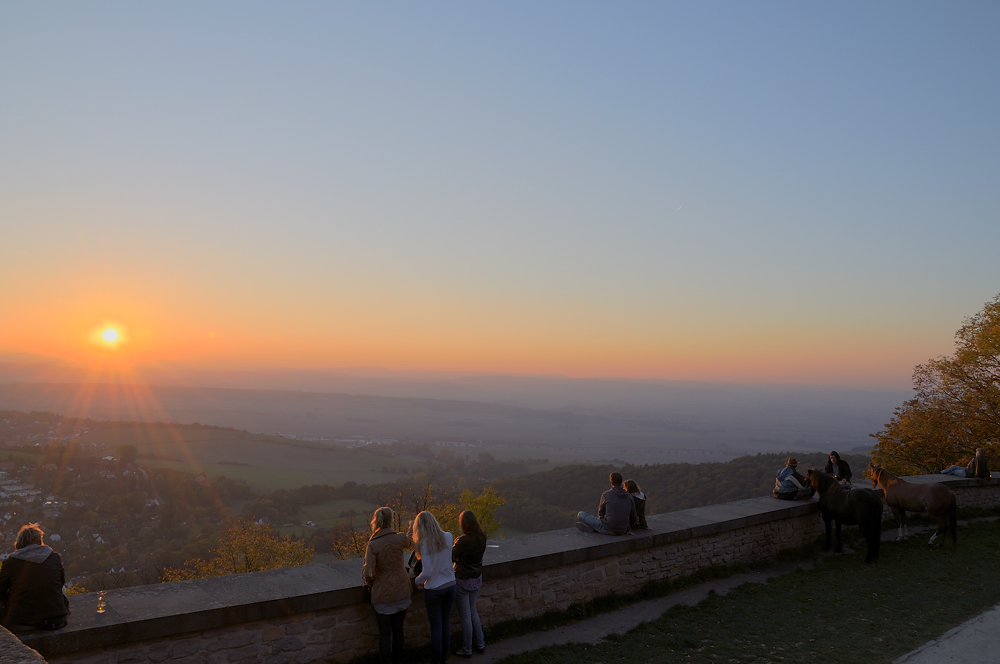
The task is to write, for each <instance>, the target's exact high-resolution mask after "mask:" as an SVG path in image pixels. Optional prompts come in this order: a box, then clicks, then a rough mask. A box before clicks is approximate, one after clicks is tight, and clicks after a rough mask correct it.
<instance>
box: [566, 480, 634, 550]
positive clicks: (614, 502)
mask: <svg viewBox="0 0 1000 664" xmlns="http://www.w3.org/2000/svg"><path fill="white" fill-rule="evenodd" d="M608 479H609V480H611V488H610V489H608V490H607V491H605V492H604V493H602V494H601V502H600V505H598V507H597V516H594V515H593V514H588V513H587V512H580V513H579V514H577V515H576V518H577V519H579V521H577V522H576V527H577V528H578V529H580V530H582V531H583V532H585V533H590V532H595V531H596V532H599V533H601V534H602V535H625V534H627V533H629V532H630V529H631V528H633V527H638V525H639V517H638V515H637V514H636V511H635V501H634V500H632V495H631V494H630V493H629V492H628V491H626V490H625V488H624V487H623V486H622V474H621V473H611V475H610V476H609V477H608Z"/></svg>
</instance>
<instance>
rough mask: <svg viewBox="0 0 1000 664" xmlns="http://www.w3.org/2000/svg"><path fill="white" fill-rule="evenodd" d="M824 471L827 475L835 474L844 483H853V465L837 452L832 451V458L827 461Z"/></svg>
mask: <svg viewBox="0 0 1000 664" xmlns="http://www.w3.org/2000/svg"><path fill="white" fill-rule="evenodd" d="M823 472H824V473H826V474H827V475H833V476H834V477H836V478H837V481H838V482H840V483H841V484H843V485H850V483H851V467H850V466H849V465H847V462H846V461H844V460H843V459H841V458H840V455H839V454H837V453H836V452H830V460H829V461H827V462H826V468H824V469H823Z"/></svg>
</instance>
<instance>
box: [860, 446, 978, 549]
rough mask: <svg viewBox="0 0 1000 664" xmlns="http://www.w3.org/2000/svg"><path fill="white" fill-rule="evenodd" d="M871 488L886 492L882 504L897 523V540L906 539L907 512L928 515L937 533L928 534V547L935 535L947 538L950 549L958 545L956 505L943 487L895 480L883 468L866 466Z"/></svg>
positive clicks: (896, 478) (932, 542) (893, 476)
mask: <svg viewBox="0 0 1000 664" xmlns="http://www.w3.org/2000/svg"><path fill="white" fill-rule="evenodd" d="M868 472H869V474H870V475H871V478H872V486H879V487H881V488H882V491H884V492H885V503H886V505H888V506H889V507H890V508H892V513H893V514H894V515H895V516H896V521H898V522H899V537H897V538H896V539H897V540H901V539H903V537H905V536H906V513H907V512H927V516H929V517H930V518H931V519H932V520H933V521H934V523H935V524H937V530H936V531H934V534H933V535H931V539H930V541H929V542H927V544H928V545H931V544H934V541H935V540H937V538H938V536H939V535H940V536H941V537H944V536H945V535H947V536H948V539H949V540H951V541H950V544H951V546H958V532H957V525H958V504H957V503H956V502H955V494H954V493H952V492H951V489H949V488H948V487H946V486H945V485H943V484H939V483H937V482H934V483H932V484H915V483H913V482H907V481H906V480H904V479H902V478H899V477H896V476H895V475H893V474H892V473H890V472H889V471H888V470H886V469H885V468H883V467H882V466H878V465H875V464H868Z"/></svg>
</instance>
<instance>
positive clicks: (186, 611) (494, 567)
mask: <svg viewBox="0 0 1000 664" xmlns="http://www.w3.org/2000/svg"><path fill="white" fill-rule="evenodd" d="M906 479H907V481H913V482H918V483H929V482H941V483H945V484H948V485H949V486H950V487H953V488H961V487H969V486H974V487H979V486H983V485H998V484H1000V480H998V479H991V480H976V479H966V478H959V477H954V476H951V475H922V476H915V477H907V478H906ZM811 513H816V514H818V513H819V504H818V503H817V501H816V499H815V498H814V499H812V500H808V501H794V502H792V501H783V500H776V499H775V498H773V497H772V496H765V497H759V498H749V499H745V500H737V501H734V502H729V503H721V504H716V505H707V506H704V507H695V508H692V509H686V510H680V511H677V512H666V513H663V514H655V515H651V516H649V517H647V519H646V521H647V523H648V525H649V527H650V528H651V530H648V531H640V532H638V533H637V534H634V535H625V536H619V537H615V536H608V535H601V534H598V533H583V532H580V531H578V530H577V529H576V528H564V529H561V530H551V531H547V532H542V533H533V534H529V535H521V536H518V537H510V538H505V539H496V540H490V542H489V546H488V548H487V549H486V555H485V556H484V559H483V575H484V580H486V581H492V580H498V579H503V578H507V577H511V576H516V575H521V574H525V573H529V572H535V571H540V570H545V569H551V568H554V567H559V566H562V565H568V564H573V563H579V562H584V561H588V560H596V559H599V558H604V557H607V556H615V555H621V554H626V553H631V552H635V551H642V550H646V549H650V548H653V547H657V546H663V545H666V544H671V543H674V542H679V541H683V540H688V539H694V538H700V537H705V536H711V535H716V534H719V533H723V532H727V531H732V530H738V529H741V528H745V527H747V526H754V525H759V524H763V523H768V522H772V521H783V520H786V519H791V518H795V517H800V516H804V515H808V514H811ZM361 566H362V561H361V560H360V559H357V558H355V559H351V560H341V561H335V562H332V563H322V564H315V565H302V566H300V567H289V568H284V569H277V570H268V571H264V572H251V573H247V574H234V575H231V576H221V577H211V578H205V579H194V580H189V581H176V582H172V583H159V584H152V585H147V586H137V587H133V588H125V589H121V590H110V591H108V592H107V593H106V602H107V610H106V611H105V613H103V614H98V613H97V612H96V606H97V593H96V592H92V593H86V594H83V595H73V596H72V597H70V610H71V615H70V620H69V624H68V625H67V626H66V627H64V628H63V629H60V630H56V631H53V632H31V633H26V634H23V635H21V640H22V641H23V642H24V643H25V644H27V645H29V646H31V647H33V648H35V649H36V650H38V651H40V652H42V653H44V654H45V655H47V656H53V655H62V654H67V653H71V652H77V651H82V650H90V649H94V648H102V647H106V646H113V645H118V644H123V643H132V642H136V641H142V640H146V639H162V638H167V637H171V636H175V635H180V634H185V633H191V632H199V631H202V630H206V629H215V628H221V627H227V626H233V625H239V624H243V623H250V622H255V621H260V620H268V619H273V618H280V617H286V616H291V615H295V614H300V613H307V612H310V611H319V610H323V609H332V608H337V607H341V606H348V605H353V604H361V603H362V602H363V601H364V595H363V588H362V585H361Z"/></svg>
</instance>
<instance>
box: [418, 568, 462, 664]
mask: <svg viewBox="0 0 1000 664" xmlns="http://www.w3.org/2000/svg"><path fill="white" fill-rule="evenodd" d="M454 603H455V585H454V584H452V585H450V586H448V587H447V588H440V589H435V590H426V589H425V590H424V605H425V606H426V607H427V620H429V621H430V623H431V664H444V662H446V661H448V649H449V648H451V606H452V604H454Z"/></svg>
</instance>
